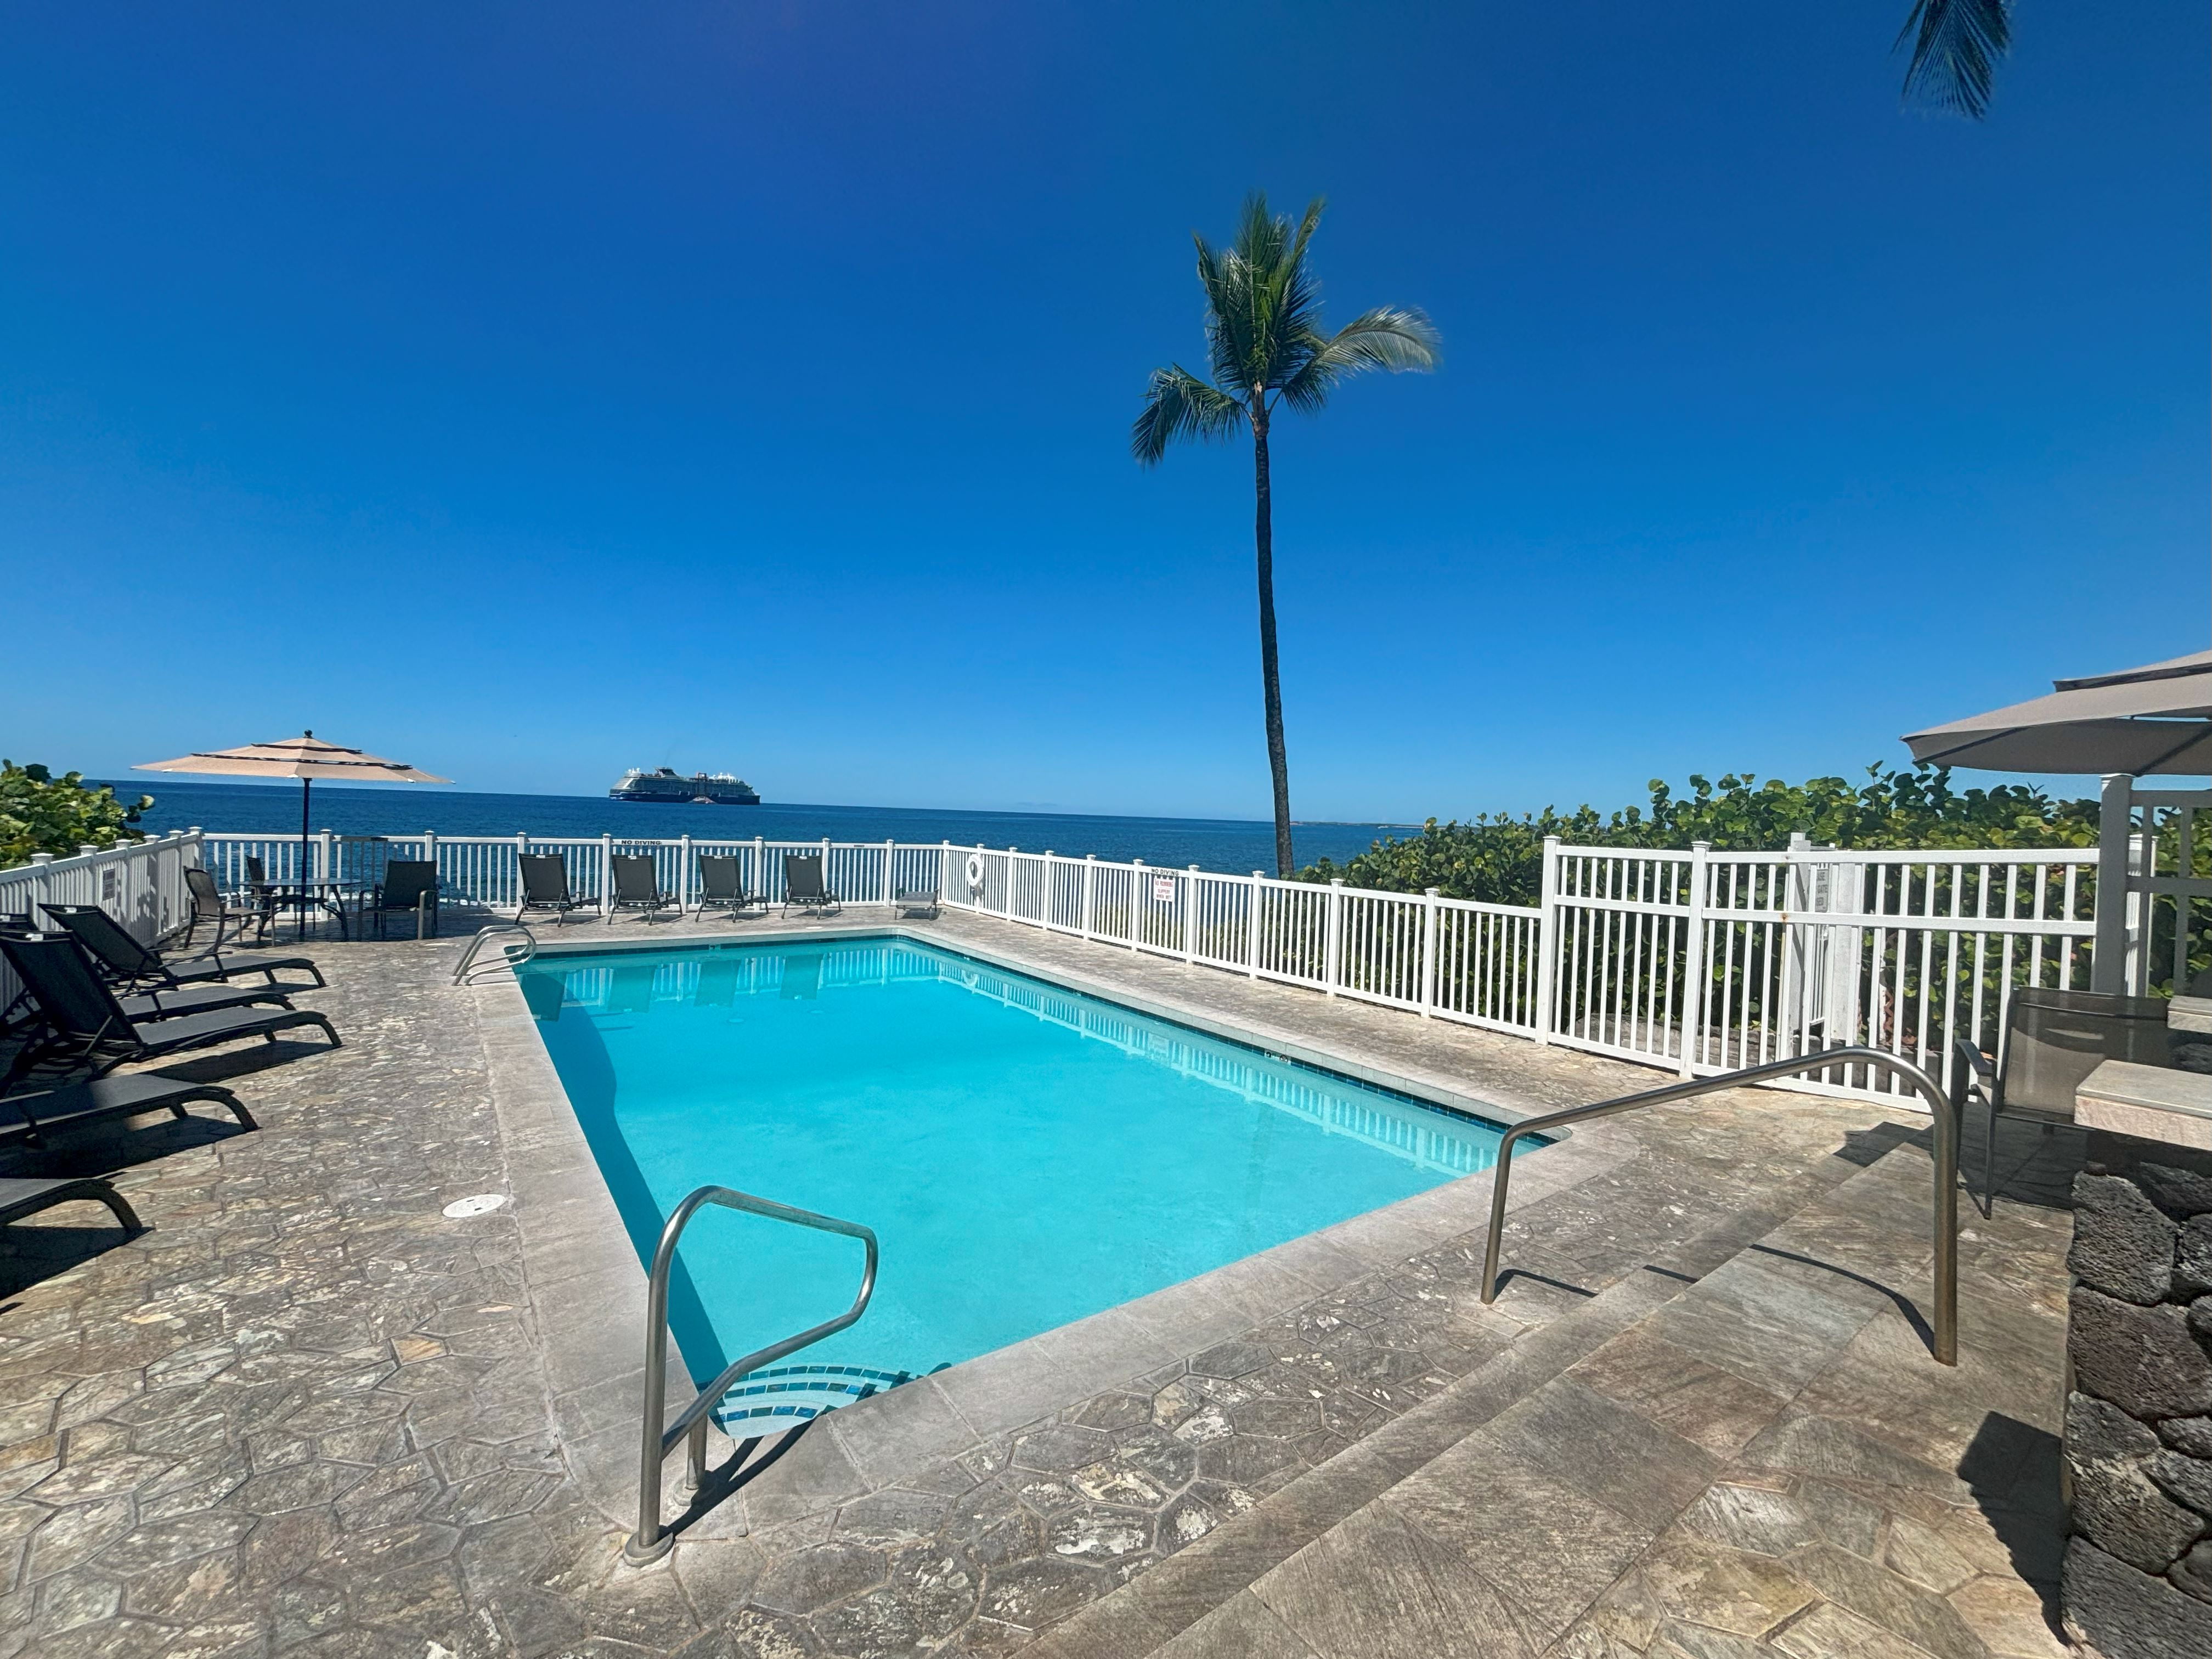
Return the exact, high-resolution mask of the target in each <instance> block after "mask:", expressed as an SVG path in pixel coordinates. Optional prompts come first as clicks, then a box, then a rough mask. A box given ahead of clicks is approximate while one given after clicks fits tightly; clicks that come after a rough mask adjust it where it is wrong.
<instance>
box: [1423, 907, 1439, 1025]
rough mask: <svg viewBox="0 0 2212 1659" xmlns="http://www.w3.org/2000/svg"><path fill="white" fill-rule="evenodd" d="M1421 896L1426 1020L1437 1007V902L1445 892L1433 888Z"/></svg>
mask: <svg viewBox="0 0 2212 1659" xmlns="http://www.w3.org/2000/svg"><path fill="white" fill-rule="evenodd" d="M1421 896H1422V899H1423V900H1424V902H1423V904H1422V906H1421V1018H1423V1019H1426V1018H1429V1011H1430V1010H1431V1009H1432V1008H1434V1007H1435V1006H1437V900H1438V899H1439V898H1441V897H1443V889H1441V888H1437V887H1431V888H1428V889H1425V890H1424V891H1423V893H1422V895H1421Z"/></svg>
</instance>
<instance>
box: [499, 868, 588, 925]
mask: <svg viewBox="0 0 2212 1659" xmlns="http://www.w3.org/2000/svg"><path fill="white" fill-rule="evenodd" d="M515 862H516V863H517V864H519V865H520V866H522V902H521V903H520V904H518V905H517V906H516V907H515V909H514V919H515V920H516V921H521V920H522V919H523V917H524V916H526V915H528V914H529V913H530V912H531V911H532V910H551V911H555V912H556V913H558V915H559V916H560V918H561V920H562V922H564V923H565V922H566V921H568V912H570V911H571V910H587V909H589V908H591V905H592V901H591V900H589V899H585V898H578V897H577V896H575V895H574V893H572V892H570V891H569V890H568V860H567V859H566V858H565V857H563V856H562V854H559V853H523V854H518V855H517V857H516V859H515Z"/></svg>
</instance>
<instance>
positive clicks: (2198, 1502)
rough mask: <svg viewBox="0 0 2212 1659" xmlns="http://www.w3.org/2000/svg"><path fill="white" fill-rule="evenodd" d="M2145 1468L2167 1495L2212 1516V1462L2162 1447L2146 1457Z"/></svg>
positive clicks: (2200, 1515)
mask: <svg viewBox="0 0 2212 1659" xmlns="http://www.w3.org/2000/svg"><path fill="white" fill-rule="evenodd" d="M2142 1471H2143V1473H2144V1474H2147V1475H2148V1476H2149V1477H2150V1478H2151V1479H2152V1480H2155V1481H2156V1482H2158V1484H2159V1487H2160V1490H2161V1491H2163V1492H2165V1493H2166V1496H2167V1497H2169V1498H2172V1499H2173V1500H2174V1501H2175V1502H2176V1503H2179V1504H2183V1505H2185V1506H2186V1507H2187V1508H2189V1509H2191V1510H2195V1511H2196V1513H2197V1516H2199V1517H2200V1518H2202V1517H2204V1516H2212V1463H2207V1462H2203V1460H2202V1459H2200V1458H2195V1457H2191V1456H2188V1455H2185V1453H2182V1452H2178V1451H2162V1452H2157V1453H2154V1454H2153V1455H2151V1456H2150V1457H2149V1458H2148V1459H2146V1460H2145V1461H2144V1462H2143V1466H2142Z"/></svg>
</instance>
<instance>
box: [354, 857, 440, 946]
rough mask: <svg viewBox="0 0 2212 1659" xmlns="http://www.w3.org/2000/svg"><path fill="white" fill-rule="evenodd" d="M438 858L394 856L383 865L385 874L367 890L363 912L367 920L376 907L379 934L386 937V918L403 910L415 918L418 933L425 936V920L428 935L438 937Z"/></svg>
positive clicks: (418, 935) (378, 936)
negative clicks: (400, 857) (398, 857)
mask: <svg viewBox="0 0 2212 1659" xmlns="http://www.w3.org/2000/svg"><path fill="white" fill-rule="evenodd" d="M438 896H439V882H438V862H437V860H435V859H392V860H389V861H388V862H386V865H385V866H384V878H383V879H382V880H381V881H380V882H378V883H377V884H376V885H375V886H374V887H373V888H371V889H370V890H368V894H367V896H364V897H363V898H362V902H361V915H362V918H363V919H364V920H365V919H366V918H367V917H368V915H369V914H370V913H371V912H372V911H373V912H374V913H375V916H376V936H377V938H379V939H382V938H383V937H384V921H385V918H386V916H388V915H391V914H392V912H393V911H394V910H403V911H405V912H407V913H409V914H410V915H413V916H414V918H415V937H416V938H417V939H421V938H422V936H423V932H422V930H423V927H424V925H425V923H426V922H427V924H428V927H429V936H430V937H431V938H432V939H435V938H437V937H438Z"/></svg>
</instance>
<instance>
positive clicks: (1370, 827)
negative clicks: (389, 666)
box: [99, 777, 1419, 875]
mask: <svg viewBox="0 0 2212 1659" xmlns="http://www.w3.org/2000/svg"><path fill="white" fill-rule="evenodd" d="M99 781H100V782H104V783H112V784H113V786H114V789H115V793H117V794H118V795H119V796H121V797H122V798H124V799H126V800H135V799H137V797H138V796H140V795H142V794H147V795H151V796H153V797H154V802H155V805H154V809H153V810H152V811H149V812H148V813H147V814H146V815H145V817H143V819H141V820H140V823H141V826H142V827H143V828H144V829H149V830H151V831H153V832H155V833H156V834H159V833H160V832H161V831H164V830H168V829H190V828H191V826H193V825H194V824H197V825H198V826H199V827H200V828H201V829H232V830H239V831H243V832H246V833H249V834H279V835H281V834H286V833H296V832H297V831H298V829H299V828H300V793H299V787H298V786H297V785H296V784H295V785H292V786H289V787H276V786H271V785H265V784H239V783H202V782H197V781H185V780H183V779H180V778H176V777H139V778H130V779H125V780H121V781H117V780H114V779H100V780H99ZM313 809H314V817H313V828H315V829H329V830H331V831H333V832H335V833H337V834H338V835H342V836H367V835H392V834H405V833H412V832H414V831H417V830H422V829H435V830H436V831H437V832H438V833H439V834H440V835H441V836H512V835H513V834H515V833H516V832H517V831H522V832H525V833H527V834H529V835H532V836H599V835H605V834H609V833H612V834H615V835H619V836H639V837H658V836H669V837H674V836H683V835H692V836H701V837H702V838H704V837H708V836H714V837H731V838H743V837H749V836H767V837H768V838H769V840H770V841H819V840H821V839H822V837H823V836H828V837H829V839H830V840H832V841H902V842H933V841H951V842H955V843H957V844H960V845H964V846H969V847H973V846H974V845H975V843H976V842H982V843H983V844H984V845H985V846H987V847H994V848H1005V847H1018V848H1022V849H1023V850H1024V852H1045V851H1048V850H1049V851H1051V852H1054V853H1060V854H1066V855H1067V856H1069V857H1073V858H1081V857H1083V856H1084V855H1085V854H1096V855H1097V857H1099V858H1102V859H1122V860H1126V859H1142V860H1145V861H1146V863H1147V864H1164V865H1192V864H1195V865H1197V866H1199V867H1200V869H1203V870H1216V871H1223V872H1229V873H1231V874H1235V875H1249V874H1250V873H1251V872H1253V871H1255V870H1264V871H1266V872H1268V873H1269V874H1273V872H1274V867H1275V851H1274V847H1275V832H1274V826H1273V824H1270V823H1264V822H1256V821H1254V820H1251V819H1245V818H1133V817H1104V816H1097V817H1092V816H1085V815H1083V814H1079V813H1067V812H959V811H939V810H932V809H929V808H924V807H908V806H805V805H792V804H790V803H787V802H783V801H775V802H765V803H763V805H758V806H694V805H690V803H689V802H678V801H670V802H659V801H618V800H609V799H606V797H605V796H603V795H596V796H595V795H490V794H471V793H466V792H464V791H461V790H458V789H446V788H441V787H436V786H434V785H427V784H426V785H423V786H421V787H408V788H400V787H388V788H382V789H348V788H344V787H340V786H337V785H335V784H319V785H317V786H316V787H315V792H314V796H313ZM1416 829H1419V825H1416V824H1391V823H1301V824H1299V825H1298V826H1297V828H1296V829H1294V830H1293V831H1292V832H1291V841H1292V844H1293V846H1294V847H1295V848H1296V850H1297V858H1298V862H1299V863H1300V864H1301V865H1305V864H1310V863H1312V862H1313V861H1314V860H1316V859H1318V858H1323V857H1327V858H1331V859H1334V860H1337V861H1338V862H1340V863H1341V862H1342V861H1343V860H1346V859H1347V858H1350V857H1352V856H1353V855H1354V854H1359V853H1364V852H1365V851H1366V850H1367V849H1368V848H1369V847H1370V846H1371V845H1373V843H1374V842H1375V841H1376V839H1377V838H1378V837H1379V836H1391V835H1398V836H1403V835H1408V834H1411V833H1413V831H1414V830H1416Z"/></svg>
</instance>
